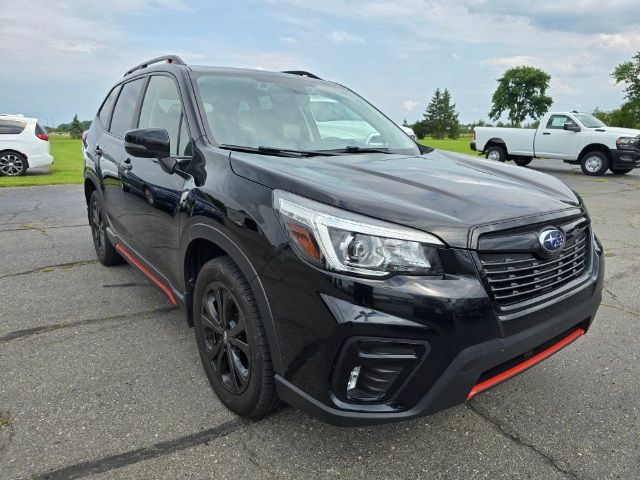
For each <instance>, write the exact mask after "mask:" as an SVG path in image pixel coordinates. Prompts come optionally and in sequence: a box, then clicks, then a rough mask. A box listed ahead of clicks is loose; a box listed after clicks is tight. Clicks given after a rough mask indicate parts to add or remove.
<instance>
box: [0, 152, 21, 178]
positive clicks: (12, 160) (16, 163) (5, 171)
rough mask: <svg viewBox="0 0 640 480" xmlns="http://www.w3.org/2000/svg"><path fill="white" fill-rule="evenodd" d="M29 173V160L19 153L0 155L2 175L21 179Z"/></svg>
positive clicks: (0, 172)
mask: <svg viewBox="0 0 640 480" xmlns="http://www.w3.org/2000/svg"><path fill="white" fill-rule="evenodd" d="M26 173H27V159H26V158H25V157H24V155H22V154H20V153H17V152H4V153H1V154H0V175H4V176H6V177H20V176H22V175H24V174H26Z"/></svg>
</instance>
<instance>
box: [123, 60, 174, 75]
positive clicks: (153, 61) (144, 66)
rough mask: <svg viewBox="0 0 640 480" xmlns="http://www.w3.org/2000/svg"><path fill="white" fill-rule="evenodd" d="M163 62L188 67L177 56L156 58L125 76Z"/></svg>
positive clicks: (128, 71)
mask: <svg viewBox="0 0 640 480" xmlns="http://www.w3.org/2000/svg"><path fill="white" fill-rule="evenodd" d="M162 61H166V62H167V63H175V64H176V65H186V63H184V61H183V60H182V59H181V58H180V57H179V56H177V55H163V56H161V57H156V58H152V59H151V60H147V61H146V62H144V63H141V64H140V65H136V66H135V67H133V68H132V69H131V70H127V73H125V74H124V76H125V77H126V76H127V75H131V74H132V73H133V72H135V71H136V70H140V69H142V68H147V67H148V66H149V65H152V64H154V63H160V62H162Z"/></svg>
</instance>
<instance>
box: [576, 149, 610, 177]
mask: <svg viewBox="0 0 640 480" xmlns="http://www.w3.org/2000/svg"><path fill="white" fill-rule="evenodd" d="M580 167H581V168H582V172H583V173H584V174H585V175H591V176H600V175H604V172H606V171H607V169H608V168H609V157H607V155H606V154H604V153H602V152H597V151H594V152H589V153H587V154H586V155H585V156H584V157H582V161H581V162H580Z"/></svg>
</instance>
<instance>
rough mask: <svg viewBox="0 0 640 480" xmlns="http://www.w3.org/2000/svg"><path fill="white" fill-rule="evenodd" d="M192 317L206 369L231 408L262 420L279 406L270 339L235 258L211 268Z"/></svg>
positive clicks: (203, 273) (200, 283)
mask: <svg viewBox="0 0 640 480" xmlns="http://www.w3.org/2000/svg"><path fill="white" fill-rule="evenodd" d="M193 302H194V303H193V313H194V327H195V335H196V341H197V342H198V350H199V352H200V358H201V359H202V364H203V366H204V370H205V372H206V374H207V377H208V378H209V382H210V383H211V386H212V387H213V389H214V391H215V392H216V394H217V395H218V397H219V398H220V400H221V401H222V403H224V404H225V405H226V406H227V408H229V409H230V410H233V411H234V412H236V413H238V414H239V415H242V416H245V417H250V418H259V417H262V416H264V415H265V414H267V413H268V412H269V411H271V410H273V409H274V408H275V407H276V406H277V405H278V403H279V400H278V396H277V394H276V390H275V383H274V372H273V367H272V363H271V355H270V352H269V345H268V343H267V336H266V333H265V330H264V326H263V324H262V319H261V317H260V313H259V311H258V306H257V304H256V300H255V298H254V296H253V293H252V291H251V288H250V287H249V283H248V282H247V280H246V278H245V277H244V275H242V272H241V271H240V269H239V268H238V266H237V265H236V264H235V263H234V262H233V261H232V260H231V258H230V257H228V256H224V257H218V258H215V259H213V260H211V261H209V262H208V263H206V264H205V265H204V266H203V267H202V269H201V270H200V273H199V274H198V279H197V281H196V285H195V292H194V298H193Z"/></svg>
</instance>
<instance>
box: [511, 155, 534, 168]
mask: <svg viewBox="0 0 640 480" xmlns="http://www.w3.org/2000/svg"><path fill="white" fill-rule="evenodd" d="M532 160H533V158H531V157H515V158H514V159H513V163H515V164H516V165H518V166H519V167H526V166H527V165H529V164H530V163H531V161H532Z"/></svg>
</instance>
